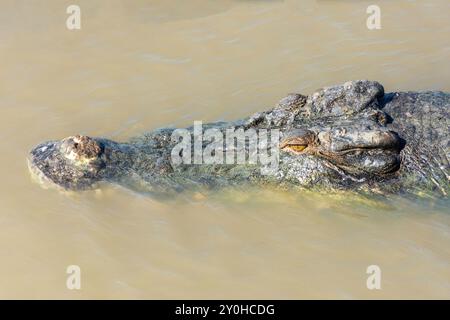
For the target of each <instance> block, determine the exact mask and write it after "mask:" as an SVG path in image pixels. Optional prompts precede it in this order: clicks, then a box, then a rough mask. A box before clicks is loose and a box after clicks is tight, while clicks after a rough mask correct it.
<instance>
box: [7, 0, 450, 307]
mask: <svg viewBox="0 0 450 320" xmlns="http://www.w3.org/2000/svg"><path fill="white" fill-rule="evenodd" d="M70 4H72V2H70V1H33V2H30V1H20V2H19V1H5V0H2V1H1V2H0V66H1V72H0V150H1V158H0V177H1V183H0V230H1V232H0V297H1V298H67V299H71V298H449V297H450V283H449V279H450V213H449V202H448V201H447V200H441V201H435V200H415V201H412V200H410V199H406V198H402V197H395V196H393V197H390V198H361V197H356V196H353V195H334V196H331V195H328V196H327V195H317V194H313V193H308V192H305V193H300V194H291V193H286V192H278V191H274V190H264V189H257V190H223V191H222V192H220V193H217V194H213V195H210V196H208V197H206V198H205V199H203V198H189V197H183V196H180V199H174V200H172V201H167V202H165V201H158V200H155V199H152V198H148V197H144V196H141V195H137V194H134V193H132V192H129V191H127V190H123V189H121V188H118V187H115V186H105V187H103V188H102V189H101V190H97V191H92V192H84V193H78V194H70V195H66V194H61V193H59V192H57V191H54V190H46V189H43V188H41V187H40V186H39V185H37V184H36V183H33V182H32V180H31V179H30V175H29V172H28V170H27V166H26V160H25V159H26V156H27V152H28V150H29V149H30V148H31V147H32V146H34V145H35V144H37V143H39V142H42V141H45V140H49V139H60V138H63V137H65V136H69V135H73V134H77V133H82V134H88V135H92V136H104V137H108V138H112V139H116V140H120V141H123V140H126V139H127V138H129V137H132V136H134V135H139V134H141V133H143V132H145V131H149V130H152V129H155V128H159V127H164V126H167V125H175V126H180V127H182V126H188V125H192V123H193V121H194V120H202V121H204V122H207V121H214V120H220V119H222V120H233V119H237V118H240V117H244V116H247V115H249V114H251V113H253V112H256V111H259V110H263V109H267V108H269V107H271V106H272V105H274V104H275V103H276V101H278V100H279V99H280V98H281V97H283V96H284V95H286V94H287V93H289V92H300V93H305V94H309V93H311V92H313V90H315V89H317V88H319V87H322V86H325V85H332V84H337V83H341V82H344V81H347V80H350V79H373V80H378V81H380V82H381V83H382V84H383V85H384V86H385V89H386V91H393V90H445V91H449V90H450V72H449V71H450V68H449V66H450V65H449V61H450V59H449V58H450V52H449V50H450V40H449V37H448V35H449V32H450V24H449V22H448V12H449V2H448V1H445V0H442V1H441V0H434V1H377V4H378V5H379V6H380V8H381V23H382V29H381V30H373V31H371V30H368V29H367V28H366V19H367V17H368V15H367V14H366V8H367V6H368V5H369V4H372V3H371V2H365V1H226V0H223V1H199V0H195V1H194V0H192V1H81V0H79V1H77V4H78V5H79V6H80V8H81V13H82V16H81V20H82V25H81V30H77V31H69V30H67V28H66V26H65V20H66V18H67V16H68V15H67V14H66V12H65V11H66V7H67V6H68V5H70ZM373 264H375V265H378V266H379V267H380V268H381V270H382V282H381V285H382V288H381V290H368V289H367V287H366V279H367V277H368V275H367V274H366V268H367V267H368V266H369V265H373ZM69 265H78V266H80V268H81V286H82V287H81V290H68V289H67V287H66V279H67V276H68V275H67V274H66V268H67V266H69Z"/></svg>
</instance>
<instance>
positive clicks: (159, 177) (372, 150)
mask: <svg viewBox="0 0 450 320" xmlns="http://www.w3.org/2000/svg"><path fill="white" fill-rule="evenodd" d="M449 104H450V95H449V94H448V93H443V92H407V93H390V94H384V89H383V87H382V86H381V84H379V83H377V82H373V81H351V82H347V83H345V84H343V85H338V86H333V87H327V88H323V89H321V90H318V91H317V92H315V93H313V94H312V95H310V96H308V97H306V96H303V95H300V94H290V95H288V96H287V97H286V98H284V99H282V100H281V101H280V102H279V103H278V105H277V106H276V107H275V108H273V109H272V110H269V111H266V112H262V113H257V114H255V115H253V116H251V117H249V118H248V119H244V120H239V121H235V122H229V123H225V122H220V123H211V124H208V125H203V129H204V130H205V129H208V128H216V129H218V130H220V132H222V133H225V131H226V129H229V128H234V129H235V130H238V129H242V130H249V129H252V130H256V131H257V132H258V131H259V130H261V129H279V131H280V133H281V140H280V144H279V150H280V153H279V162H278V166H276V167H266V168H264V170H261V166H262V165H261V164H201V165H199V164H175V163H173V162H172V159H171V151H172V149H173V148H174V146H175V145H176V144H177V143H178V141H174V140H173V139H172V138H171V136H172V133H173V131H174V129H160V130H155V131H153V132H150V133H148V134H144V135H142V136H140V137H137V138H134V139H131V140H130V141H129V142H125V143H117V142H114V141H111V140H108V139H101V138H90V137H87V136H74V137H69V138H66V139H63V140H61V141H50V142H45V143H43V144H40V145H38V146H37V147H35V148H34V149H33V150H32V151H31V152H30V157H29V166H30V169H31V171H32V172H33V173H35V174H36V175H37V176H38V177H39V178H40V179H41V180H43V181H47V182H51V183H52V184H54V185H57V186H59V187H60V188H63V189H69V190H84V189H89V188H93V187H94V186H96V185H97V184H98V183H99V182H111V183H116V184H120V185H123V186H125V187H127V188H130V189H132V190H135V191H137V192H144V193H154V194H161V195H171V194H173V193H176V192H179V191H182V190H198V189H205V188H206V189H217V188H220V187H224V186H233V185H246V184H248V185H271V186H275V187H283V188H284V187H289V188H290V187H293V188H306V189H313V190H318V191H323V192H334V191H338V190H352V191H364V192H381V193H398V192H407V193H414V194H421V193H426V194H436V195H441V196H447V195H448V193H449V190H450V186H449V177H450V170H449V161H448V159H449V136H448V132H449V121H450V120H449V111H448V110H449V108H448V107H449ZM188 130H189V131H190V132H193V128H188ZM206 145H207V143H206V142H203V148H205V147H206ZM227 148H230V146H227ZM231 148H234V149H239V148H242V146H240V145H235V146H234V147H231ZM244 148H246V150H248V149H249V146H248V145H247V146H244ZM225 151H226V150H225V149H224V151H223V152H224V153H225ZM224 158H225V156H224Z"/></svg>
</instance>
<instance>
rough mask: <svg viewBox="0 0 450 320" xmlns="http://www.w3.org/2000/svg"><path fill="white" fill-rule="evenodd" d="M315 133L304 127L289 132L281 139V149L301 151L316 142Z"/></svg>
mask: <svg viewBox="0 0 450 320" xmlns="http://www.w3.org/2000/svg"><path fill="white" fill-rule="evenodd" d="M314 139H315V134H314V133H313V132H312V131H309V130H304V129H294V130H291V131H289V132H287V133H286V134H285V136H284V138H283V139H282V140H281V143H280V149H282V150H286V151H291V152H293V153H301V152H303V151H304V150H305V149H306V148H307V147H308V146H310V145H311V144H314Z"/></svg>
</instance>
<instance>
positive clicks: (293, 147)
mask: <svg viewBox="0 0 450 320" xmlns="http://www.w3.org/2000/svg"><path fill="white" fill-rule="evenodd" d="M285 148H287V149H290V150H292V151H295V152H302V151H303V150H305V148H306V146H304V145H290V146H286V147H285Z"/></svg>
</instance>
